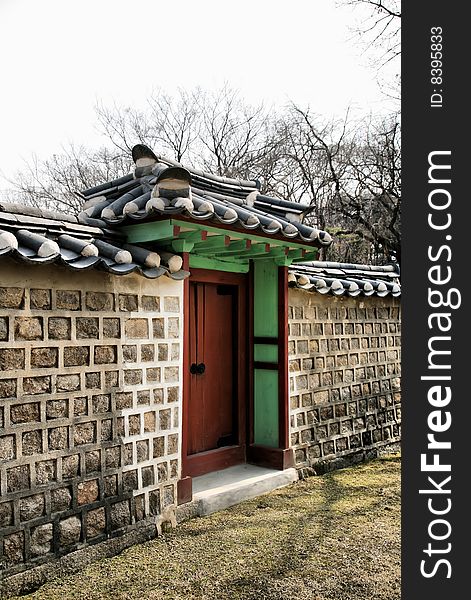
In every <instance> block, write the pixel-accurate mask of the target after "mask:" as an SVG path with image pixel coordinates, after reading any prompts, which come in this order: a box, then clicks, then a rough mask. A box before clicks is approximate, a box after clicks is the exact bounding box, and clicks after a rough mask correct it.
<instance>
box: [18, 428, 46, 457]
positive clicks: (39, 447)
mask: <svg viewBox="0 0 471 600" xmlns="http://www.w3.org/2000/svg"><path fill="white" fill-rule="evenodd" d="M21 446H22V452H21V453H22V454H23V456H33V455H34V454H41V453H42V451H43V441H42V433H41V430H39V429H36V430H33V431H27V432H25V433H23V435H22V438H21Z"/></svg>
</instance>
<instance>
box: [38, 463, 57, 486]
mask: <svg viewBox="0 0 471 600" xmlns="http://www.w3.org/2000/svg"><path fill="white" fill-rule="evenodd" d="M56 471H57V460H55V459H53V460H42V461H40V462H37V463H36V485H45V484H47V483H50V482H51V481H55V480H56V478H57V475H56Z"/></svg>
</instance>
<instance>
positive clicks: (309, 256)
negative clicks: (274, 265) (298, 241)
mask: <svg viewBox="0 0 471 600" xmlns="http://www.w3.org/2000/svg"><path fill="white" fill-rule="evenodd" d="M318 258H319V250H317V249H316V250H312V251H311V252H306V253H305V254H304V256H301V258H293V262H305V261H307V260H318Z"/></svg>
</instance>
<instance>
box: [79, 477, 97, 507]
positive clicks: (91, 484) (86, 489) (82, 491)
mask: <svg viewBox="0 0 471 600" xmlns="http://www.w3.org/2000/svg"><path fill="white" fill-rule="evenodd" d="M99 496H100V490H99V487H98V479H91V480H89V481H82V482H81V483H79V484H78V485H77V504H79V505H82V504H92V502H95V501H96V500H98V498H99Z"/></svg>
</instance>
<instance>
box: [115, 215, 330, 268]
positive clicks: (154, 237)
mask: <svg viewBox="0 0 471 600" xmlns="http://www.w3.org/2000/svg"><path fill="white" fill-rule="evenodd" d="M206 223H207V221H206V222H204V223H188V222H186V221H179V220H178V219H168V220H165V221H151V222H147V223H136V224H135V225H126V226H125V227H122V228H121V231H124V232H125V233H126V234H127V241H128V242H129V243H138V242H152V241H155V242H159V241H168V240H174V239H177V238H180V237H182V238H183V239H187V238H189V241H198V237H197V236H198V231H199V232H203V235H204V232H207V233H210V234H211V233H214V234H216V235H217V236H221V235H227V236H229V237H230V238H231V239H232V240H234V241H236V240H251V241H252V242H258V243H269V244H270V246H283V247H285V248H290V249H298V248H299V249H304V250H306V251H307V254H306V256H305V257H304V258H303V259H302V260H312V259H313V257H316V256H317V255H318V249H317V248H314V247H313V246H312V244H302V243H298V242H293V241H291V239H288V238H287V239H286V240H280V239H277V238H273V237H271V236H267V235H263V234H262V235H256V234H253V233H248V232H246V231H240V232H238V231H231V230H228V229H224V228H221V227H214V226H212V225H207V224H206ZM181 229H186V230H188V229H190V231H180V230H181ZM210 237H215V236H209V235H208V238H210ZM194 238H196V239H194ZM203 239H204V238H203ZM201 243H203V242H202V240H201ZM256 254H257V253H256ZM308 256H309V258H308Z"/></svg>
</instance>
